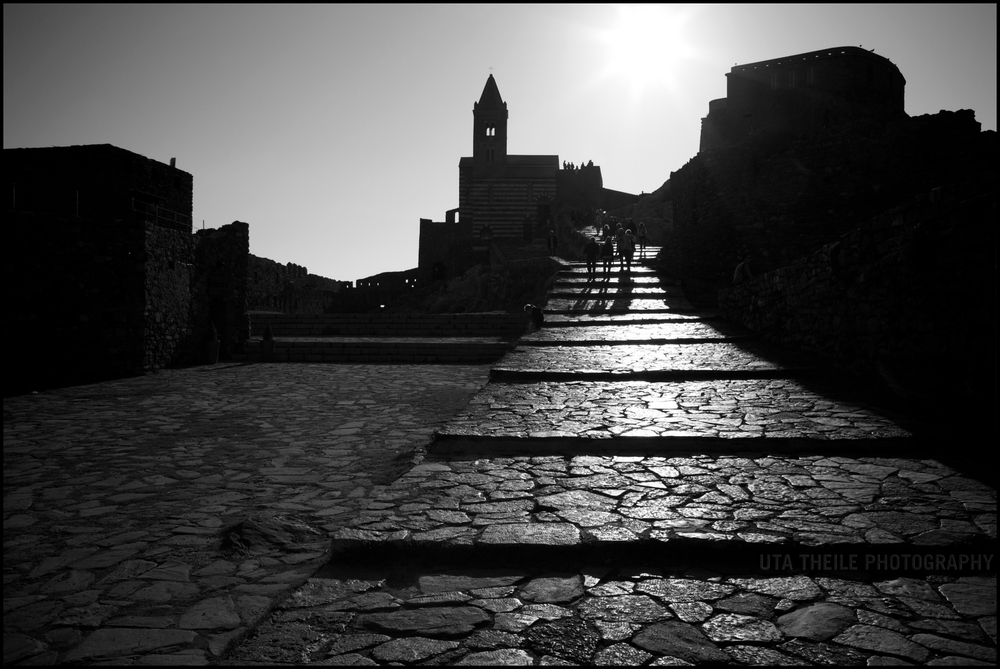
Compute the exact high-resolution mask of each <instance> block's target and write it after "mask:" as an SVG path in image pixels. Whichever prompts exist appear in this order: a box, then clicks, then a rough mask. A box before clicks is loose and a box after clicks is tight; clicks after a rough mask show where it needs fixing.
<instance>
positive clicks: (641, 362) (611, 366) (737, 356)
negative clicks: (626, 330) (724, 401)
mask: <svg viewBox="0 0 1000 669" xmlns="http://www.w3.org/2000/svg"><path fill="white" fill-rule="evenodd" d="M816 364H817V361H816V359H815V358H814V357H813V356H811V355H809V354H807V353H804V352H800V351H795V350H789V349H784V348H781V347H779V346H775V345H773V344H769V343H767V342H765V341H757V340H753V339H745V340H743V341H739V342H728V341H719V340H718V339H710V340H707V341H688V342H680V343H676V342H672V343H662V344H661V343H656V342H643V343H637V342H635V341H631V342H623V343H614V342H593V343H591V345H589V346H588V345H576V346H565V345H560V344H558V343H555V344H553V345H550V346H523V347H522V346H519V347H518V348H517V349H515V350H513V351H511V352H510V353H509V354H508V355H507V356H506V357H504V359H503V360H501V361H500V362H498V363H497V365H496V367H495V368H494V369H495V370H509V371H515V372H517V371H520V372H570V373H579V372H584V371H588V372H605V373H612V374H613V373H635V372H689V371H711V372H715V373H717V374H718V375H722V376H725V375H726V374H739V373H741V372H758V371H763V370H767V371H771V372H774V373H777V374H780V373H781V370H782V369H792V368H794V369H801V368H810V367H814V366H816Z"/></svg>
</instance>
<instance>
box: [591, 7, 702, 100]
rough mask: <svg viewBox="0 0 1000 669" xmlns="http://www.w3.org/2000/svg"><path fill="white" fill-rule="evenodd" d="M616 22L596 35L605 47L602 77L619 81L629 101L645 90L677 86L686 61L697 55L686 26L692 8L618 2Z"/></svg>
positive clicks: (674, 88) (671, 88)
mask: <svg viewBox="0 0 1000 669" xmlns="http://www.w3.org/2000/svg"><path fill="white" fill-rule="evenodd" d="M615 9H616V10H617V12H616V13H617V16H616V17H615V21H614V22H613V23H612V25H611V26H609V27H608V28H607V29H604V30H600V31H599V32H598V34H597V39H598V42H600V43H601V44H602V46H603V48H604V69H603V72H602V73H601V78H603V79H613V80H618V81H620V82H622V83H623V84H624V85H625V86H626V87H627V88H628V91H629V97H630V99H631V101H632V102H639V101H640V100H641V99H642V97H643V95H644V94H645V93H647V92H660V91H662V90H664V89H666V91H667V92H673V91H675V90H676V88H677V75H678V72H679V71H680V68H682V67H684V63H685V60H687V59H689V58H692V57H694V56H695V55H696V52H695V49H694V48H693V46H692V44H691V42H690V37H689V36H688V35H686V34H685V27H686V24H687V22H688V21H689V20H690V18H691V16H692V14H693V12H694V8H691V7H677V6H676V5H617V6H616V7H615Z"/></svg>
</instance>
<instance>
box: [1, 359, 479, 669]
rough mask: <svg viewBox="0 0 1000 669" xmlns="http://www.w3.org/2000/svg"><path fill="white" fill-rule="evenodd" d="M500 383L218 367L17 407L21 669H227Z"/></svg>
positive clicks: (13, 624) (406, 374) (12, 448)
mask: <svg viewBox="0 0 1000 669" xmlns="http://www.w3.org/2000/svg"><path fill="white" fill-rule="evenodd" d="M487 373H488V367H486V366H482V365H480V366H463V367H453V366H434V365H427V366H419V367H415V366H393V365H383V366H378V365H309V364H297V365H268V364H260V365H216V366H211V367H199V368H192V369H185V370H167V371H164V372H160V373H158V374H156V375H153V376H147V377H142V378H136V379H127V380H122V381H114V382H107V383H101V384H96V385H88V386H80V387H75V388H65V389H61V390H54V391H49V392H43V393H40V394H36V395H26V396H20V397H10V398H4V456H3V464H4V472H3V479H4V664H8V663H9V662H17V661H22V660H23V661H24V662H25V663H29V664H31V663H33V664H53V663H57V662H73V663H77V662H87V661H96V662H104V661H108V660H109V659H111V658H114V659H115V661H116V662H120V663H130V662H132V661H136V662H137V663H139V664H143V663H154V664H155V663H159V664H163V663H167V664H191V663H194V664H199V663H200V664H203V663H206V662H207V661H208V660H209V659H210V658H212V657H217V656H218V655H219V654H220V653H221V652H222V650H223V648H224V647H225V645H226V644H227V643H228V642H229V641H230V640H231V639H232V638H233V637H234V636H238V635H239V634H241V633H243V632H245V631H246V630H247V629H248V628H249V627H250V626H252V625H254V624H255V623H257V622H258V621H259V620H261V619H262V618H263V616H264V615H265V614H266V612H267V611H268V610H269V608H270V607H271V606H272V605H273V602H274V601H275V600H276V599H277V598H278V597H280V595H281V594H282V593H284V592H288V591H290V589H291V588H293V587H294V586H295V585H297V584H298V583H301V582H302V581H303V580H304V579H305V578H306V577H308V576H310V575H312V574H313V573H314V572H315V570H316V569H317V567H318V566H319V565H321V564H323V562H324V561H325V560H326V559H328V553H329V539H328V538H327V537H328V533H329V532H331V531H334V530H336V529H339V528H341V527H343V526H344V525H345V524H346V522H347V521H348V520H351V519H353V517H354V515H355V514H356V513H357V512H358V510H359V509H362V508H364V507H365V506H366V505H367V503H368V501H370V500H371V499H372V498H373V497H374V496H377V494H378V493H379V491H380V490H381V488H382V487H383V486H384V485H385V484H387V483H389V482H390V481H391V480H392V479H394V478H395V477H396V476H398V474H400V473H402V472H403V471H405V470H406V469H407V468H408V467H409V466H410V464H411V459H412V453H413V451H414V449H416V448H423V447H425V446H426V445H427V443H428V442H429V441H430V439H431V436H432V434H433V432H434V429H435V427H436V426H437V425H438V424H440V423H441V422H442V421H443V420H444V419H446V418H447V416H448V415H450V413H449V412H451V413H453V412H455V411H457V410H458V409H460V408H461V407H462V406H464V405H465V403H466V402H467V401H468V399H469V398H470V397H471V396H472V395H473V394H474V393H475V391H476V390H477V389H479V388H480V387H481V386H482V385H483V384H484V383H485V382H486V378H487ZM248 520H250V521H253V523H254V524H253V525H251V526H247V524H246V523H245V521H248ZM241 523H243V525H241ZM269 529H270V530H271V531H273V533H274V534H273V535H272V536H269V537H265V538H269V539H270V540H269V541H261V542H260V543H259V544H258V543H257V542H255V541H254V540H255V539H257V538H259V537H258V536H257V535H259V534H260V533H261V532H264V533H266V532H268V531H269ZM255 532H256V533H257V535H255V534H254V533H255Z"/></svg>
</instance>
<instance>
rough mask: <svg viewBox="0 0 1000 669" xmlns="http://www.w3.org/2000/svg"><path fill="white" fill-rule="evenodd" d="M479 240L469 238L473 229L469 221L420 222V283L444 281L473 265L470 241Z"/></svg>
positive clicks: (473, 257)
mask: <svg viewBox="0 0 1000 669" xmlns="http://www.w3.org/2000/svg"><path fill="white" fill-rule="evenodd" d="M478 241H479V240H478V239H477V240H473V239H472V226H471V224H470V223H469V222H468V221H462V220H459V222H457V223H448V222H445V223H441V222H438V221H432V220H430V219H427V218H422V219H420V235H419V242H418V244H419V246H418V249H417V267H418V268H419V270H420V271H419V279H420V281H422V282H424V283H427V282H429V281H440V280H447V279H450V278H452V277H456V276H459V275H460V274H462V272H464V271H465V270H467V269H469V267H471V266H472V265H473V264H475V262H476V254H475V253H474V251H473V242H478ZM484 246H485V244H484ZM479 255H480V256H481V255H483V253H482V252H480V253H479ZM479 260H480V261H482V259H481V258H480V259H479Z"/></svg>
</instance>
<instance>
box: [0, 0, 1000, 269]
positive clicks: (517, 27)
mask: <svg viewBox="0 0 1000 669" xmlns="http://www.w3.org/2000/svg"><path fill="white" fill-rule="evenodd" d="M996 13H997V12H996V5H995V4H990V5H959V4H940V5H934V4H912V5H909V4H888V5H870V4H861V5H843V4H835V5H786V4H778V5H743V4H738V5H701V4H700V5H634V6H629V5H590V4H587V5H564V4H559V5H504V4H500V5H480V4H476V5H452V4H448V5H412V4H410V5H312V4H309V5H280V6H277V5H258V4H250V5H194V4H183V5H37V4H31V5H7V4H5V5H4V8H3V22H4V26H3V30H4V45H3V50H4V59H3V74H4V82H3V145H4V148H15V147H39V146H68V145H73V144H103V143H108V144H113V145H115V146H118V147H121V148H123V149H128V150H129V151H134V152H135V153H138V154H141V155H144V156H147V157H149V158H153V159H156V160H159V161H162V162H164V163H169V161H170V158H172V157H176V158H177V167H179V168H180V169H183V170H185V171H187V172H190V173H191V174H193V175H194V220H195V227H196V228H200V227H201V225H202V221H203V220H204V224H205V227H208V228H216V227H220V226H222V225H225V224H227V223H231V222H232V221H234V220H241V221H246V222H247V223H249V224H250V251H251V253H253V254H255V255H258V256H263V257H265V258H270V259H272V260H276V261H278V262H281V263H286V262H294V263H296V264H299V265H305V266H306V267H308V268H309V271H310V272H312V273H314V274H319V275H321V276H326V277H329V278H332V279H340V280H355V279H358V278H362V277H366V276H370V275H372V274H376V273H379V272H385V271H394V270H405V269H410V268H412V267H415V266H416V265H417V235H418V227H419V219H420V218H430V219H433V220H435V221H441V220H444V212H445V211H446V210H448V209H452V208H454V207H457V206H458V161H459V158H461V157H462V156H467V155H471V154H472V105H473V103H474V102H476V101H478V100H479V95H480V94H481V93H482V90H483V86H484V84H485V83H486V79H487V77H488V76H489V74H490V72H491V70H490V68H492V73H493V75H494V77H495V78H496V80H497V84H498V86H499V89H500V94H501V95H502V96H503V98H504V100H505V101H506V102H507V107H508V110H509V113H510V119H509V121H508V133H509V142H508V151H509V152H510V153H512V154H548V155H552V154H555V155H558V156H559V159H560V161H563V160H566V161H570V162H574V163H577V164H579V163H581V162H586V161H589V160H593V161H594V164H596V165H600V166H601V168H602V172H603V175H604V185H605V187H607V188H613V189H617V190H622V191H626V192H632V193H640V192H643V191H644V192H647V193H648V192H650V191H653V190H655V189H657V188H659V187H660V186H661V185H662V184H663V182H664V181H666V180H667V179H668V178H669V176H670V172H671V171H672V170H676V169H678V168H680V167H681V166H683V165H684V164H685V163H686V162H687V161H688V160H689V159H690V158H691V157H693V156H694V155H695V154H696V153H697V152H698V140H699V133H700V128H701V119H702V117H704V116H705V115H706V114H707V113H708V102H709V100H713V99H715V98H721V97H725V95H726V76H725V75H726V73H727V72H728V71H729V69H730V68H731V67H732V66H733V65H735V64H737V63H749V62H754V61H758V60H767V59H771V58H778V57H780V56H787V55H792V54H796V53H802V52H806V51H813V50H818V49H823V48H827V47H834V46H863V47H864V48H866V49H874V50H875V52H876V53H878V54H881V55H883V56H885V57H887V58H889V59H890V60H891V61H892V62H894V63H895V64H896V65H897V66H898V67H899V68H900V70H901V71H902V73H903V76H904V77H905V78H906V111H907V112H908V113H909V114H910V115H918V114H927V113H935V112H937V111H938V110H941V109H947V110H956V109H974V110H975V111H976V118H977V119H978V120H979V121H980V122H981V123H982V125H983V129H984V130H985V129H990V130H996V127H997V120H996V107H997V102H996V91H997V72H996V62H997V57H996V56H997V54H996V50H997V16H996Z"/></svg>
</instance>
